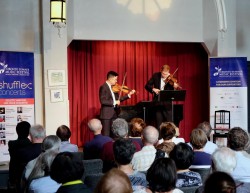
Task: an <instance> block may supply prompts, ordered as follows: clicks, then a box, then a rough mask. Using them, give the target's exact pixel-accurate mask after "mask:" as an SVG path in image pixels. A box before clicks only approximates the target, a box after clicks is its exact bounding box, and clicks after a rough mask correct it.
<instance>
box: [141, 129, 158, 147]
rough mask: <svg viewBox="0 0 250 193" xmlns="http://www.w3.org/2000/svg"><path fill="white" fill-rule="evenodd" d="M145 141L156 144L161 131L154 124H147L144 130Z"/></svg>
mask: <svg viewBox="0 0 250 193" xmlns="http://www.w3.org/2000/svg"><path fill="white" fill-rule="evenodd" d="M142 135H143V139H144V140H145V142H147V143H150V144H152V145H154V144H155V143H156V142H157V141H158V138H159V131H158V130H157V129H156V128H155V127H153V126H150V125H149V126H146V127H145V128H144V129H143V131H142Z"/></svg>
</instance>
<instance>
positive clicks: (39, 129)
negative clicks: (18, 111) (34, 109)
mask: <svg viewBox="0 0 250 193" xmlns="http://www.w3.org/2000/svg"><path fill="white" fill-rule="evenodd" d="M45 137H46V131H45V128H44V127H43V126H42V125H33V126H31V127H30V139H31V142H32V143H42V142H43V140H44V138H45Z"/></svg>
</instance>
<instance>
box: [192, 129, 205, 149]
mask: <svg viewBox="0 0 250 193" xmlns="http://www.w3.org/2000/svg"><path fill="white" fill-rule="evenodd" d="M190 143H191V145H192V147H193V149H194V150H200V149H202V148H204V147H205V145H206V143H207V136H206V134H205V132H204V131H202V130H201V129H193V130H192V132H191V135H190Z"/></svg>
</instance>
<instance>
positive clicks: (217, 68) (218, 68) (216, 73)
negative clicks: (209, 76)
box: [214, 66, 222, 76]
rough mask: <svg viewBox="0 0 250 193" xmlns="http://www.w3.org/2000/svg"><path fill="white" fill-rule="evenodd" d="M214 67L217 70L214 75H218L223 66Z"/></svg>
mask: <svg viewBox="0 0 250 193" xmlns="http://www.w3.org/2000/svg"><path fill="white" fill-rule="evenodd" d="M214 68H215V70H216V72H215V73H214V76H218V75H219V73H220V71H221V69H222V68H220V66H217V67H214Z"/></svg>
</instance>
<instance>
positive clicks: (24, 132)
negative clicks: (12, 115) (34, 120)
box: [16, 121, 30, 139]
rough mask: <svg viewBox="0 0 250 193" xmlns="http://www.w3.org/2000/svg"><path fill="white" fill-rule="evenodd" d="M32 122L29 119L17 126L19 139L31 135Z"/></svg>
mask: <svg viewBox="0 0 250 193" xmlns="http://www.w3.org/2000/svg"><path fill="white" fill-rule="evenodd" d="M29 132H30V124H29V122H27V121H21V122H20V123H18V124H17V126H16V133H17V136H18V138H19V139H25V138H27V137H28V136H29Z"/></svg>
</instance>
